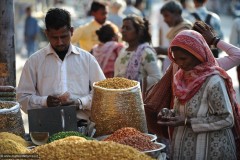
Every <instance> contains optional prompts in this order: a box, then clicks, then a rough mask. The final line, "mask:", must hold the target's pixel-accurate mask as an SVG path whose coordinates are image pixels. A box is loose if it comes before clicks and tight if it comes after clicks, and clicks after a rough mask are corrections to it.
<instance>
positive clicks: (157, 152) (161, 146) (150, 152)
mask: <svg viewBox="0 0 240 160" xmlns="http://www.w3.org/2000/svg"><path fill="white" fill-rule="evenodd" d="M154 143H155V144H157V145H159V148H158V149H153V150H148V151H143V153H145V154H147V155H149V156H151V157H152V158H156V159H157V158H158V157H160V155H161V150H163V149H164V148H165V147H166V145H165V144H163V143H158V142H154Z"/></svg>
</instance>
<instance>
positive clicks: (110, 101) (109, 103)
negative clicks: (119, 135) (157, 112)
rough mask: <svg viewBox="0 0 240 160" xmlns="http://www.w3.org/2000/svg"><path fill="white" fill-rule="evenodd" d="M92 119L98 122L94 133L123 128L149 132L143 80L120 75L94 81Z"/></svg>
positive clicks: (99, 133)
mask: <svg viewBox="0 0 240 160" xmlns="http://www.w3.org/2000/svg"><path fill="white" fill-rule="evenodd" d="M91 121H93V122H94V123H95V124H96V126H95V127H96V133H95V136H103V135H109V134H112V133H113V132H115V131H116V130H118V129H120V128H124V127H133V128H136V129H138V130H139V131H141V132H145V133H147V123H146V117H145V111H144V105H143V100H142V94H141V88H140V83H139V82H137V81H134V80H129V79H126V78H120V77H114V78H108V79H105V80H103V81H99V82H96V83H94V84H93V98H92V109H91Z"/></svg>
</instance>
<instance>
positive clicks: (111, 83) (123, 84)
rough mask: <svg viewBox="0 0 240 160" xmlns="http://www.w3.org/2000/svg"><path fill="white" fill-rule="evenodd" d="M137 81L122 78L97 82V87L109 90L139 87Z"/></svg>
mask: <svg viewBox="0 0 240 160" xmlns="http://www.w3.org/2000/svg"><path fill="white" fill-rule="evenodd" d="M137 83H138V82H137V81H133V80H129V79H127V78H122V77H114V78H107V79H105V80H102V81H99V82H97V83H96V84H95V85H96V86H100V87H102V88H107V89H126V88H131V87H134V86H136V85H137Z"/></svg>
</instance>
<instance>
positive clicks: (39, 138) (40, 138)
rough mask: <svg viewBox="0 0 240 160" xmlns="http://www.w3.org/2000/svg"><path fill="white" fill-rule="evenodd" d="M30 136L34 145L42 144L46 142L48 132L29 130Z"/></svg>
mask: <svg viewBox="0 0 240 160" xmlns="http://www.w3.org/2000/svg"><path fill="white" fill-rule="evenodd" d="M30 137H31V140H32V142H33V143H34V144H35V145H38V146H39V145H43V144H46V143H47V142H48V138H49V132H30Z"/></svg>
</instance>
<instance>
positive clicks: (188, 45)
mask: <svg viewBox="0 0 240 160" xmlns="http://www.w3.org/2000/svg"><path fill="white" fill-rule="evenodd" d="M173 46H178V47H181V48H183V49H185V50H187V51H188V52H190V53H191V54H192V55H193V56H195V57H196V58H197V59H199V60H200V61H201V62H202V63H201V64H200V65H197V66H195V67H194V68H193V69H192V70H191V71H183V70H182V69H179V70H178V71H177V73H176V74H175V76H174V79H173V92H174V95H175V96H176V97H177V98H178V99H179V101H180V103H182V104H184V103H186V102H187V101H188V100H189V99H191V98H192V97H193V96H194V95H195V93H196V92H197V91H198V90H199V89H200V87H201V86H202V84H203V83H204V82H205V80H206V79H207V78H208V77H209V76H212V75H216V74H218V75H220V76H221V77H222V78H223V79H224V81H225V84H226V88H227V91H228V95H229V99H230V102H231V105H232V110H233V116H234V127H233V134H234V137H235V143H236V147H237V148H238V147H240V108H239V105H238V104H237V101H236V94H235V91H234V89H233V84H232V80H231V78H230V77H229V76H228V74H227V73H226V71H225V70H223V69H222V68H220V67H219V66H218V64H217V62H216V60H215V58H214V56H213V54H212V52H211V50H210V48H209V47H208V45H207V43H206V41H205V39H204V38H203V37H202V35H201V34H199V33H198V32H196V31H193V30H185V31H182V32H180V33H179V34H177V35H176V37H175V38H174V39H173V41H172V42H171V44H170V47H169V50H168V56H169V58H170V60H171V61H173V62H174V58H173V55H172V51H171V47H173ZM237 157H238V159H240V151H237Z"/></svg>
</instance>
